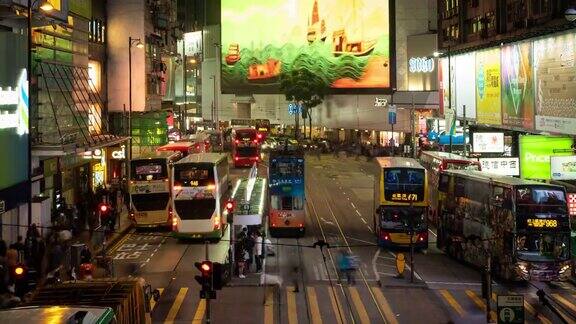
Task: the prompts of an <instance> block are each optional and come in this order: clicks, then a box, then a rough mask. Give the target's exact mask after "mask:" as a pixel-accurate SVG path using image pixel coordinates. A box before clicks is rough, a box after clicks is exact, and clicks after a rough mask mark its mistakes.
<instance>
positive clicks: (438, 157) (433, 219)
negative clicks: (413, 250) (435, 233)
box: [419, 151, 480, 225]
mask: <svg viewBox="0 0 576 324" xmlns="http://www.w3.org/2000/svg"><path fill="white" fill-rule="evenodd" d="M419 160H420V164H422V166H423V167H425V168H426V170H427V171H428V199H429V204H430V207H429V210H428V220H429V222H430V223H431V224H434V225H437V224H438V190H437V189H438V180H439V179H440V172H442V171H443V170H477V171H479V170H480V162H478V160H474V159H469V158H466V157H463V156H461V155H458V154H453V153H448V152H437V151H421V152H420V158H419Z"/></svg>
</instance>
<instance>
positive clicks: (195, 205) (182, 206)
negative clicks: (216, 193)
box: [174, 199, 216, 220]
mask: <svg viewBox="0 0 576 324" xmlns="http://www.w3.org/2000/svg"><path fill="white" fill-rule="evenodd" d="M174 207H176V211H177V212H178V215H179V216H180V218H181V219H182V220H193V219H210V218H211V217H212V215H213V214H214V211H215V210H216V199H191V200H175V201H174Z"/></svg>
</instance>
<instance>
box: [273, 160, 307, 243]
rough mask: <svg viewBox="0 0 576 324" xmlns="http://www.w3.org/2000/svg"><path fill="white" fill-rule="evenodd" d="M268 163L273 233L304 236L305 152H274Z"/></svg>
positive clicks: (275, 234) (274, 234)
mask: <svg viewBox="0 0 576 324" xmlns="http://www.w3.org/2000/svg"><path fill="white" fill-rule="evenodd" d="M269 163H270V165H269V168H268V182H269V190H268V193H269V196H270V203H269V219H268V228H269V231H270V235H272V236H304V232H305V224H306V212H305V209H304V203H305V189H304V188H305V182H304V152H303V151H302V150H278V151H271V152H270V162H269Z"/></svg>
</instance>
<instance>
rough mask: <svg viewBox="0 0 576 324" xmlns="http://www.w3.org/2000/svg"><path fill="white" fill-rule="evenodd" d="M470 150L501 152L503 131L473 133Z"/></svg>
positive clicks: (502, 149) (502, 148) (475, 151)
mask: <svg viewBox="0 0 576 324" xmlns="http://www.w3.org/2000/svg"><path fill="white" fill-rule="evenodd" d="M472 151H473V152H474V153H503V152H504V133H473V134H472Z"/></svg>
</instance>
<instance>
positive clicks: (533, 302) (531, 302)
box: [435, 289, 576, 324]
mask: <svg viewBox="0 0 576 324" xmlns="http://www.w3.org/2000/svg"><path fill="white" fill-rule="evenodd" d="M435 293H436V294H437V295H438V296H439V297H440V298H441V299H442V301H443V302H444V303H445V304H446V305H447V306H448V308H449V310H450V312H451V316H452V318H453V319H454V320H456V322H459V321H464V322H473V321H472V319H475V318H476V319H478V318H479V317H480V315H482V314H483V315H484V316H485V314H486V300H485V299H484V298H482V297H481V293H480V291H476V290H473V289H450V290H448V289H437V290H435ZM501 293H502V294H506V295H514V294H515V293H513V292H506V291H502V292H501ZM548 297H549V298H550V299H551V301H552V302H553V303H555V304H558V305H560V306H562V308H564V309H565V310H568V311H569V312H571V313H574V314H576V294H560V293H550V294H548ZM496 300H497V294H496V293H494V292H493V293H492V296H491V300H490V304H491V312H490V316H491V319H492V320H494V321H495V320H496V316H497V314H496V311H495V310H496ZM524 311H525V318H526V323H542V324H552V323H555V319H554V315H552V314H551V313H550V312H549V310H548V309H546V308H543V307H542V306H541V305H540V303H539V301H538V299H537V297H536V296H535V294H525V295H524Z"/></svg>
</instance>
